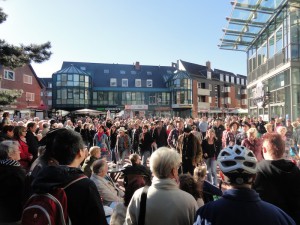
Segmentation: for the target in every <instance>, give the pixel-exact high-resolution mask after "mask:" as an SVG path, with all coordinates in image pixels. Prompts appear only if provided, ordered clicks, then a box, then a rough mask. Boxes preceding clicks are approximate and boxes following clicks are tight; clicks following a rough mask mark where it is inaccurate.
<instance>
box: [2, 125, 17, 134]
mask: <svg viewBox="0 0 300 225" xmlns="http://www.w3.org/2000/svg"><path fill="white" fill-rule="evenodd" d="M14 128H15V127H14V126H13V125H6V126H4V127H3V128H2V132H3V134H6V133H7V131H13V130H14Z"/></svg>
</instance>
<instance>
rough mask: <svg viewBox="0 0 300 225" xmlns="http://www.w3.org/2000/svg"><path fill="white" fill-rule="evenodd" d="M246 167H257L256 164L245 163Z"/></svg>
mask: <svg viewBox="0 0 300 225" xmlns="http://www.w3.org/2000/svg"><path fill="white" fill-rule="evenodd" d="M243 164H244V165H245V166H247V167H255V165H254V163H253V162H247V161H246V162H244V163H243Z"/></svg>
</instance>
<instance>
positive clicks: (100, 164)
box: [92, 159, 107, 174]
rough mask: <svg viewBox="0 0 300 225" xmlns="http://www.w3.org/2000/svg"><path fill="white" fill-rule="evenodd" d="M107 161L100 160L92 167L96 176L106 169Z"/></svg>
mask: <svg viewBox="0 0 300 225" xmlns="http://www.w3.org/2000/svg"><path fill="white" fill-rule="evenodd" d="M106 163H107V162H106V160H105V159H98V160H96V161H95V162H94V163H93V165H92V169H93V173H94V174H98V173H101V172H102V170H103V169H104V166H105V165H106Z"/></svg>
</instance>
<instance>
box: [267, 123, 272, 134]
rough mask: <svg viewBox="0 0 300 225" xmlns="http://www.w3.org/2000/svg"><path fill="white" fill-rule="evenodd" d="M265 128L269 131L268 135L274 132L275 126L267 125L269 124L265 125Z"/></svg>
mask: <svg viewBox="0 0 300 225" xmlns="http://www.w3.org/2000/svg"><path fill="white" fill-rule="evenodd" d="M265 128H266V130H267V132H268V133H271V132H273V124H271V123H267V124H266V125H265Z"/></svg>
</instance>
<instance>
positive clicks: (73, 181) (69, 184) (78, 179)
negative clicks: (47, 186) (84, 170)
mask: <svg viewBox="0 0 300 225" xmlns="http://www.w3.org/2000/svg"><path fill="white" fill-rule="evenodd" d="M85 178H87V176H85V175H82V176H80V177H78V178H76V179H75V180H72V181H71V182H70V183H68V184H67V185H66V186H64V187H63V189H66V188H68V187H69V186H71V185H72V184H74V183H76V182H77V181H80V180H82V179H85Z"/></svg>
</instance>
